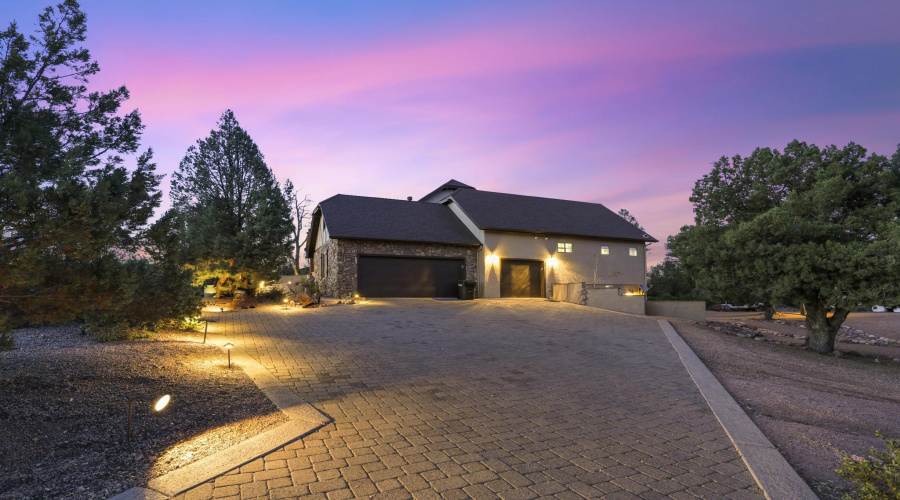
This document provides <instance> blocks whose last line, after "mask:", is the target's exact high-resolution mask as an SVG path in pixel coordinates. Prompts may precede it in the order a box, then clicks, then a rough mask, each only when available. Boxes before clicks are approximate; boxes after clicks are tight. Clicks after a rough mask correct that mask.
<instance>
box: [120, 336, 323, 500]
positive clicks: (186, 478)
mask: <svg viewBox="0 0 900 500" xmlns="http://www.w3.org/2000/svg"><path fill="white" fill-rule="evenodd" d="M224 343H225V342H224V341H222V342H220V343H219V344H220V345H224ZM222 349H223V350H224V348H222ZM231 358H232V363H234V364H236V365H238V366H240V367H241V368H242V369H243V370H244V372H245V373H246V374H247V375H248V376H249V377H250V378H251V379H253V382H254V383H256V385H257V387H259V389H260V390H261V391H262V392H263V393H264V394H265V395H266V396H267V397H268V398H269V399H270V400H271V401H272V402H273V403H274V404H275V406H277V407H278V409H279V410H281V411H282V412H283V413H284V414H285V415H287V417H288V418H289V419H290V420H288V421H287V422H285V423H283V424H281V425H279V426H278V427H276V428H274V429H271V430H268V431H266V432H263V433H262V434H258V435H256V436H254V437H252V438H250V439H246V440H244V441H241V442H240V443H238V444H236V445H234V446H231V447H230V448H226V449H224V450H222V451H220V452H218V453H214V454H212V455H210V456H208V457H205V458H203V459H201V460H198V461H196V462H194V463H192V464H190V465H186V466H184V467H182V468H180V469H176V470H174V471H172V472H170V473H168V474H164V475H162V476H159V477H156V478H153V479H151V480H150V481H148V483H147V487H146V488H142V487H139V486H138V487H134V488H131V489H129V490H127V491H125V492H122V493H120V494H118V495H116V496H114V497H112V498H110V499H109V500H157V499H164V498H168V497H170V496H175V495H177V494H179V493H182V492H184V491H187V490H189V489H191V488H193V487H195V486H197V485H200V484H202V483H204V482H206V481H209V480H210V479H213V478H215V477H217V476H220V475H222V474H224V473H226V472H228V471H230V470H232V469H235V468H237V467H240V466H241V465H244V464H246V463H249V462H252V461H253V460H256V459H257V458H259V457H261V456H263V455H266V454H268V453H270V452H272V451H275V450H277V449H279V448H281V447H283V446H284V445H286V444H288V443H290V442H292V441H296V440H297V439H300V438H302V437H303V436H306V435H307V434H310V433H311V432H314V431H315V430H317V429H319V428H320V427H322V426H324V425H326V424H328V423H330V422H331V418H330V417H328V416H326V415H324V414H323V413H321V412H320V411H318V410H316V409H315V408H314V407H313V406H312V405H310V404H309V403H307V402H306V401H304V400H303V399H301V398H300V397H299V396H297V395H296V394H295V393H294V391H292V390H291V389H290V388H288V387H287V386H286V385H284V384H282V383H281V381H279V380H278V378H276V377H275V376H274V375H272V374H271V373H270V372H269V371H268V370H267V369H266V368H265V367H264V366H263V365H261V364H260V363H259V362H258V361H256V360H255V359H253V358H252V357H251V356H249V355H247V354H246V353H244V352H243V350H242V349H239V348H237V347H235V348H233V349H232V350H231Z"/></svg>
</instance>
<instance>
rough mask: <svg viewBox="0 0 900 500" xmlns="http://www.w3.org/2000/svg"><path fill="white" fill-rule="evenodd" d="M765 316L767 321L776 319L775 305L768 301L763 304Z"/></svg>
mask: <svg viewBox="0 0 900 500" xmlns="http://www.w3.org/2000/svg"><path fill="white" fill-rule="evenodd" d="M763 308H764V309H763V314H765V316H766V321H769V320H771V319H772V318H774V317H775V313H776V312H777V311H775V304H772V303H770V302H769V301H768V300H767V301H766V302H765V304H763Z"/></svg>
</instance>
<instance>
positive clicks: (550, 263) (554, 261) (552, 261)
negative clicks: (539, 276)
mask: <svg viewBox="0 0 900 500" xmlns="http://www.w3.org/2000/svg"><path fill="white" fill-rule="evenodd" d="M558 263H559V260H557V259H556V257H550V258H549V259H547V265H548V266H550V267H556V264H558Z"/></svg>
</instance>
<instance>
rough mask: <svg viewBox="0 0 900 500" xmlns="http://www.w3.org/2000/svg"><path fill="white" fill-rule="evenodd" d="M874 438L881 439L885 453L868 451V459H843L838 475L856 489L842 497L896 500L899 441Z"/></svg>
mask: <svg viewBox="0 0 900 500" xmlns="http://www.w3.org/2000/svg"><path fill="white" fill-rule="evenodd" d="M875 435H876V436H877V437H878V438H879V439H882V440H884V442H885V445H886V446H887V450H886V451H880V450H877V449H875V448H870V449H869V453H870V454H871V456H870V457H868V458H861V457H850V456H844V457H843V461H842V462H841V468H840V469H838V470H837V471H835V472H837V473H838V475H839V476H841V477H845V478H847V479H850V480H852V481H853V483H854V486H855V487H856V489H855V490H854V491H852V492H851V493H850V494H848V495H846V496H845V497H844V498H847V499H858V500H898V499H900V440H897V439H887V438H886V437H885V436H884V434H882V433H880V432H876V433H875Z"/></svg>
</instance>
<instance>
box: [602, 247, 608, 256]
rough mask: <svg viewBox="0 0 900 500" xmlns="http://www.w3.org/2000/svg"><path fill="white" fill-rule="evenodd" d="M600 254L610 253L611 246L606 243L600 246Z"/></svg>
mask: <svg viewBox="0 0 900 500" xmlns="http://www.w3.org/2000/svg"><path fill="white" fill-rule="evenodd" d="M600 255H609V247H608V246H606V245H603V246H602V247H600Z"/></svg>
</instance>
